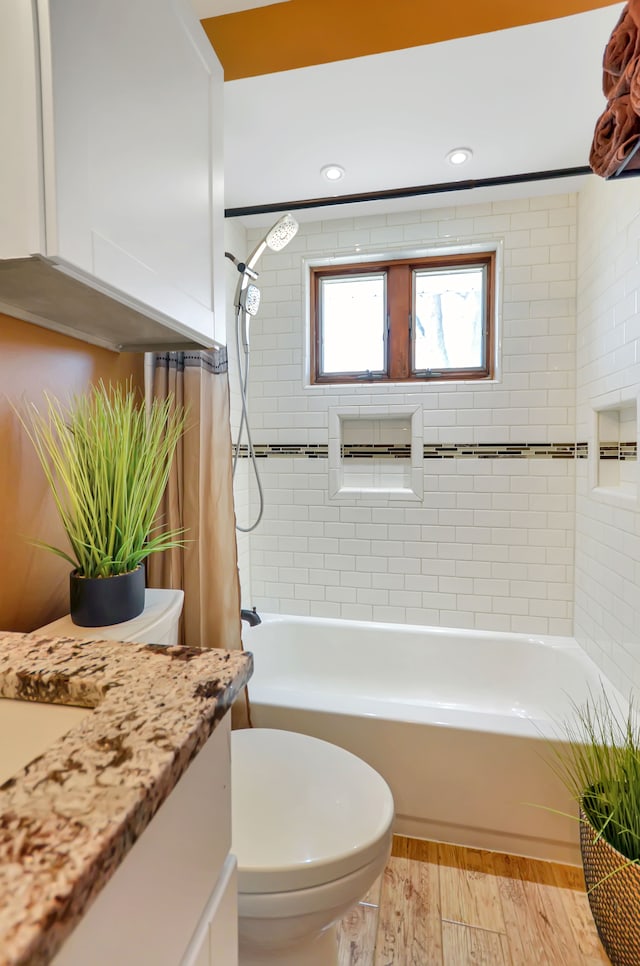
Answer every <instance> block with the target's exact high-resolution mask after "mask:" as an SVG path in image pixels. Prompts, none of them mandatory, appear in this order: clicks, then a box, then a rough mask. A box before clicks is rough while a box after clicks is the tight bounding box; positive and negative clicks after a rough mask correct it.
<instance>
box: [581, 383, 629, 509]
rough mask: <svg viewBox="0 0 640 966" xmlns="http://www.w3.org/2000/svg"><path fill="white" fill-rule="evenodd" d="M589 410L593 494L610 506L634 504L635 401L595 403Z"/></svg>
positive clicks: (601, 401) (623, 400)
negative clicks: (611, 501)
mask: <svg viewBox="0 0 640 966" xmlns="http://www.w3.org/2000/svg"><path fill="white" fill-rule="evenodd" d="M605 398H607V397H605ZM608 398H610V397H608ZM593 408H594V434H593V435H594V440H593V442H594V445H593V452H592V455H591V461H590V462H591V465H592V486H593V488H594V492H595V494H596V495H599V496H601V497H603V498H605V499H607V498H611V499H613V501H614V502H624V503H628V502H637V501H638V493H639V491H638V401H637V398H633V399H618V400H616V401H615V402H611V403H610V404H607V402H606V401H605V400H599V401H598V402H596V403H595V404H594V407H593Z"/></svg>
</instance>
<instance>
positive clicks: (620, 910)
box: [554, 690, 640, 966]
mask: <svg viewBox="0 0 640 966" xmlns="http://www.w3.org/2000/svg"><path fill="white" fill-rule="evenodd" d="M575 712H576V721H575V723H569V724H565V726H564V731H565V736H566V739H565V744H564V749H563V750H560V749H557V750H555V751H554V766H555V770H556V772H557V773H558V774H559V776H560V777H561V778H562V780H563V781H564V783H565V784H566V786H567V787H568V789H569V791H570V792H571V794H572V795H573V797H574V798H575V799H576V801H577V802H578V805H579V809H580V848H581V852H582V864H583V868H584V876H585V882H586V885H587V892H588V896H589V903H590V906H591V912H592V914H593V918H594V920H595V923H596V926H597V929H598V933H599V935H600V939H601V940H602V945H603V946H604V948H605V950H606V952H607V955H608V956H609V958H610V960H611V962H612V963H613V966H639V964H640V915H639V913H640V865H639V864H638V863H639V861H640V727H639V725H638V723H637V721H636V713H635V709H634V707H633V705H632V704H631V705H630V707H629V709H628V711H625V712H622V711H620V710H619V709H617V708H615V707H614V706H613V705H612V702H611V700H610V699H609V698H608V696H607V695H606V694H605V692H604V690H603V692H602V694H601V695H600V696H599V697H598V698H597V699H593V698H592V699H591V700H590V701H588V702H587V703H586V704H585V705H584V706H580V707H575ZM567 739H568V740H567Z"/></svg>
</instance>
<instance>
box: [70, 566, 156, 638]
mask: <svg viewBox="0 0 640 966" xmlns="http://www.w3.org/2000/svg"><path fill="white" fill-rule="evenodd" d="M144 585H145V579H144V566H143V565H142V564H141V565H140V566H139V567H138V568H137V570H132V571H131V572H130V573H128V574H118V576H116V577H80V576H78V573H77V572H76V571H75V570H74V571H72V572H71V574H70V575H69V599H70V613H71V620H72V621H73V623H74V624H77V625H78V626H79V627H106V626H107V625H108V624H121V623H122V622H123V621H130V620H133V618H134V617H137V616H138V614H141V613H142V611H143V610H144Z"/></svg>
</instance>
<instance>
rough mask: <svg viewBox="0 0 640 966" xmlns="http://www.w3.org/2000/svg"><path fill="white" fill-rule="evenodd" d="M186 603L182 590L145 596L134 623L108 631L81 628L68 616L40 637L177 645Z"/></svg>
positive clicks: (151, 591) (43, 629)
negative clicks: (183, 606)
mask: <svg viewBox="0 0 640 966" xmlns="http://www.w3.org/2000/svg"><path fill="white" fill-rule="evenodd" d="M183 602H184V591H183V590H155V589H151V588H147V590H145V592H144V610H143V611H142V613H141V614H139V615H138V617H134V618H133V620H130V621H123V622H122V623H121V624H109V625H107V626H106V627H81V626H80V625H79V624H74V623H73V621H72V620H71V617H70V615H69V614H67V615H66V616H65V617H61V618H60V619H59V620H57V621H53V623H51V624H46V625H45V627H40V628H38V634H47V635H50V636H51V637H77V638H80V639H82V640H84V639H87V640H92V641H132V642H135V641H137V642H138V643H140V644H177V643H178V624H179V621H180V615H181V614H182V605H183Z"/></svg>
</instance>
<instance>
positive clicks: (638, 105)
mask: <svg viewBox="0 0 640 966" xmlns="http://www.w3.org/2000/svg"><path fill="white" fill-rule="evenodd" d="M620 82H621V84H622V85H623V86H625V85H626V86H627V89H628V91H629V100H630V101H631V107H632V108H633V109H634V111H635V112H636V114H639V115H640V56H638V57H634V59H633V60H632V61H631V63H630V64H629V66H628V67H627V69H626V70H625V72H624V74H623V75H622V77H621V78H620ZM621 93H626V92H625V91H621Z"/></svg>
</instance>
